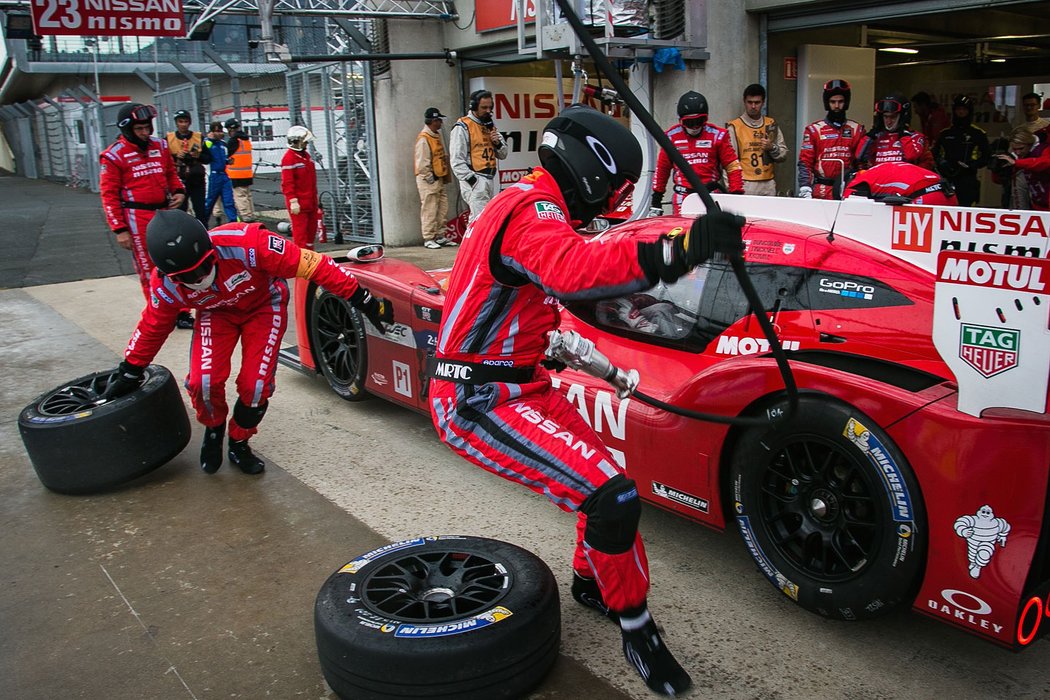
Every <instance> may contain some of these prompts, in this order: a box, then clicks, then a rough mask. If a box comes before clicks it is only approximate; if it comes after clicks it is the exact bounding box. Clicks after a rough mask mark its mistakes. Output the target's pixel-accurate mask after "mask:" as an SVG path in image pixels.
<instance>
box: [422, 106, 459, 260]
mask: <svg viewBox="0 0 1050 700" xmlns="http://www.w3.org/2000/svg"><path fill="white" fill-rule="evenodd" d="M443 119H445V115H444V114H442V113H441V110H440V109H438V108H437V107H427V110H426V111H425V112H423V124H424V125H425V126H424V127H423V129H422V131H420V132H419V136H417V137H416V147H415V152H414V160H415V172H416V189H418V190H419V202H420V208H419V218H420V220H421V227H422V229H423V247H425V248H434V249H436V248H442V247H445V246H456V245H458V243H455V242H454V241H450V240H448V239H447V238H445V219H446V217H447V216H448V192H446V191H445V185H447V184H448V183H450V182H452V167H451V166H450V165H449V162H448V152H447V151H445V144H444V142H443V141H442V140H441V125H442V123H443V122H442V120H443Z"/></svg>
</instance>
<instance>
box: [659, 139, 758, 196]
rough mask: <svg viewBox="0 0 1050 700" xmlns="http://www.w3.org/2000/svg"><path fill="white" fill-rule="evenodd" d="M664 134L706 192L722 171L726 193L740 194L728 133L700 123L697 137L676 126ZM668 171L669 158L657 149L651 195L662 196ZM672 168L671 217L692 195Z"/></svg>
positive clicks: (740, 183)
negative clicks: (727, 191) (672, 209)
mask: <svg viewBox="0 0 1050 700" xmlns="http://www.w3.org/2000/svg"><path fill="white" fill-rule="evenodd" d="M666 133H667V138H669V139H671V143H673V144H674V147H675V148H677V149H678V151H679V152H680V153H681V154H682V155H683V156H684V157H685V159H686V161H687V162H688V163H689V164H690V165H691V166H693V170H695V171H696V174H697V175H699V176H700V179H701V180H703V182H704V184H705V185H707V186H708V189H710V186H711V185H713V184H715V183H716V182H718V181H719V180H720V179H721V178H722V172H723V171H725V173H726V178H727V180H728V182H727V184H728V186H729V191H730V192H733V193H737V194H742V193H743V192H744V175H743V171H742V170H741V168H740V161H739V159H738V158H737V154H736V151H734V150H733V144H732V142H731V141H730V140H729V132H728V131H726V130H725V129H722V128H720V127H717V126H714V125H713V124H704V127H703V129H702V130H701V131H700V133H699V134H697V135H696V136H690V135H689V134H688V133H687V132H686V130H685V127H683V126H682V125H681V124H676V125H675V126H672V127H671V128H670V129H668V130H667V132H666ZM672 168H673V165H672V163H671V158H670V157H669V156H668V155H667V153H666V152H665V151H664V150H663V149H660V153H659V155H657V156H656V171H655V172H654V173H653V192H659V193H660V194H661V195H662V194H663V193H664V190H665V189H666V188H667V178H668V177H670V175H671V170H672ZM673 169H674V181H673V183H672V184H673V186H674V197H673V198H672V199H671V203H672V204H673V206H674V215H675V216H678V214H679V212H680V211H681V208H682V200H684V199H685V197H686V195H687V194H689V193H690V192H692V187H691V186H690V185H689V181H688V180H686V179H685V177H684V176H683V175H682V173H681V172H679V170H678V168H673Z"/></svg>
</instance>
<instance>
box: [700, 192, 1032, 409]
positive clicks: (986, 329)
mask: <svg viewBox="0 0 1050 700" xmlns="http://www.w3.org/2000/svg"><path fill="white" fill-rule="evenodd" d="M715 199H716V200H718V202H719V205H720V206H721V207H722V208H723V210H725V211H731V212H734V213H739V214H743V215H744V216H745V217H747V218H748V220H759V219H764V220H777V221H787V222H791V223H797V224H801V225H805V226H809V227H812V228H816V229H819V230H824V231H828V232H829V233H831V234H833V235H834V236H842V237H845V238H850V239H852V240H855V241H859V242H861V243H865V244H867V245H870V246H872V247H874V248H878V249H880V250H882V251H885V252H887V253H890V254H891V255H894V256H896V257H898V258H900V259H901V260H904V261H906V262H909V263H911V264H913V265H915V266H917V267H920V268H922V269H924V270H926V271H927V272H929V273H930V274H931V275H934V278H935V284H934V318H933V328H932V329H931V337H932V339H933V343H934V346H935V347H936V348H937V352H938V353H940V355H941V357H942V359H943V360H944V362H945V364H947V365H948V367H949V368H950V369H951V370H952V372H953V373H954V374H955V378H956V382H957V384H958V386H959V410H960V411H962V412H964V413H968V414H970V415H975V416H979V415H980V414H981V412H982V411H983V410H984V409H986V408H993V407H994V408H1017V409H1022V410H1026V411H1034V412H1036V413H1046V412H1047V411H1048V400H1047V399H1048V397H1047V387H1048V383H1050V260H1048V257H1050V213H1047V212H1037V211H1028V210H1000V209H978V208H971V207H932V206H925V205H904V206H891V205H888V204H884V203H880V202H875V201H873V200H870V199H867V198H864V197H850V198H849V199H846V200H843V201H824V200H815V199H793V198H788V197H777V198H775V199H771V198H768V197H749V196H742V195H716V196H715ZM703 211H704V206H703V203H702V202H700V200H699V198H698V197H695V196H694V195H690V196H689V197H688V198H686V200H685V202H684V203H683V206H682V215H683V216H695V215H697V214H700V213H702V212H703ZM746 237H747V234H746V232H745V239H746Z"/></svg>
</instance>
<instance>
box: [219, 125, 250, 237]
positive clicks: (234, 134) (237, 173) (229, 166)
mask: <svg viewBox="0 0 1050 700" xmlns="http://www.w3.org/2000/svg"><path fill="white" fill-rule="evenodd" d="M226 133H227V134H228V135H229V138H228V139H226V154H227V156H228V157H229V160H227V161H226V175H228V176H229V178H230V184H231V185H233V202H234V204H235V205H236V207H237V214H238V215H239V216H240V219H241V221H255V203H254V202H253V201H252V175H253V172H254V169H253V167H252V140H251V139H250V138H248V134H246V133H244V132H243V131H242V130H241V123H240V122H239V121H237V120H236V119H227V120H226Z"/></svg>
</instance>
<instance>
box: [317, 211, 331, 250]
mask: <svg viewBox="0 0 1050 700" xmlns="http://www.w3.org/2000/svg"><path fill="white" fill-rule="evenodd" d="M317 242H318V243H327V242H328V230H327V229H325V227H324V209H322V208H320V207H318V208H317Z"/></svg>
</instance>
